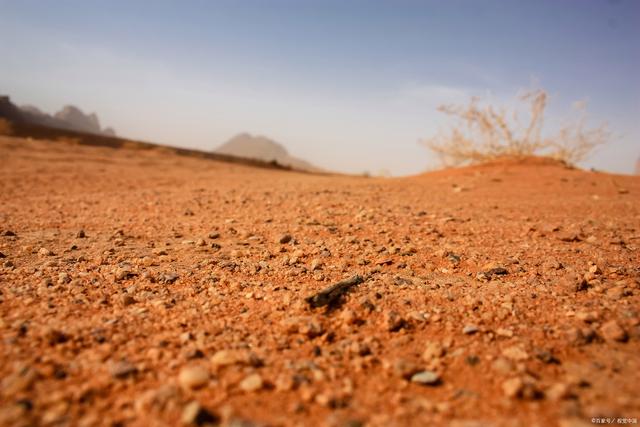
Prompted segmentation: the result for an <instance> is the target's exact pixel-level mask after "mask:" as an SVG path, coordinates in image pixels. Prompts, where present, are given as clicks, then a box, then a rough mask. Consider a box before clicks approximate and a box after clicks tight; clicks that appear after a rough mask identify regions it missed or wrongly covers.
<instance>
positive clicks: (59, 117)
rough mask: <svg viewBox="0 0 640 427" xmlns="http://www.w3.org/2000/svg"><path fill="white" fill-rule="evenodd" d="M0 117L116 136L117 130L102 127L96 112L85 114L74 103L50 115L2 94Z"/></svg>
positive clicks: (19, 121)
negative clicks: (14, 101) (17, 103)
mask: <svg viewBox="0 0 640 427" xmlns="http://www.w3.org/2000/svg"><path fill="white" fill-rule="evenodd" d="M0 117H2V118H5V119H8V120H10V121H13V122H18V123H28V124H34V125H40V126H49V127H54V128H59V129H67V130H72V131H77V132H88V133H94V134H97V135H107V136H115V131H114V130H113V129H112V128H104V129H102V128H101V127H100V121H99V119H98V116H97V115H96V114H95V113H91V114H85V113H84V112H83V111H82V110H80V109H79V108H78V107H75V106H73V105H67V106H65V107H63V108H62V109H61V110H60V111H58V112H57V113H55V114H53V115H50V114H47V113H45V112H43V111H42V110H40V109H38V108H37V107H34V106H31V105H26V106H23V107H18V106H16V105H15V104H13V102H11V99H10V98H9V97H8V96H0Z"/></svg>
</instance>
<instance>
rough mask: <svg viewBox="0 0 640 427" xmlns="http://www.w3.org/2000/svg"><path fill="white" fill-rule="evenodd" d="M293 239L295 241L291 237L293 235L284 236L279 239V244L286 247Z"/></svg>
mask: <svg viewBox="0 0 640 427" xmlns="http://www.w3.org/2000/svg"><path fill="white" fill-rule="evenodd" d="M292 239H293V237H292V236H291V234H283V235H282V236H280V238H279V239H278V243H280V244H281V245H285V244H287V243H289V242H290V241H291V240H292Z"/></svg>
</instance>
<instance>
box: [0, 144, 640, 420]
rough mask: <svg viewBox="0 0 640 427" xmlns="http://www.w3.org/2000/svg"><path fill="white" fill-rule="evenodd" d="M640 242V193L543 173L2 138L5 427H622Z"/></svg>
mask: <svg viewBox="0 0 640 427" xmlns="http://www.w3.org/2000/svg"><path fill="white" fill-rule="evenodd" d="M425 155H426V154H425ZM639 247H640V177H637V176H636V177H632V176H618V175H610V174H605V173H599V172H593V171H583V170H579V169H574V168H569V167H567V166H565V165H562V164H560V163H557V162H553V161H550V160H544V159H536V158H529V159H523V160H518V161H516V160H502V161H496V162H494V163H490V164H486V165H481V166H474V167H467V168H461V169H451V170H444V171H437V172H431V173H426V174H424V175H420V176H413V177H406V178H393V179H378V178H364V177H355V176H339V175H333V176H332V175H314V174H305V173H297V172H290V171H282V170H275V169H274V170H271V169H265V168H256V167H250V166H243V165H237V164H230V163H223V162H219V161H214V160H208V159H198V158H191V157H188V156H179V155H176V154H175V153H171V152H169V151H167V150H153V149H151V150H138V149H134V148H126V147H125V148H119V149H113V148H108V147H89V146H80V145H74V144H70V143H63V142H51V141H41V140H31V139H21V138H12V137H0V257H1V258H2V259H0V339H1V341H0V378H1V382H0V425H3V426H32V425H33V426H36V425H47V426H49V425H50V426H94V425H95V426H103V425H104V426H175V425H182V424H185V425H207V424H212V425H217V424H222V425H229V426H316V425H317V426H335V427H347V426H349V427H356V426H426V425H436V426H440V425H444V426H447V425H450V426H468V427H471V426H555V425H558V426H563V427H568V426H576V427H578V426H582V425H592V421H598V420H599V419H600V418H602V417H609V418H610V419H611V418H614V421H615V422H622V421H625V420H626V421H627V422H633V419H635V420H636V422H637V419H638V418H640V374H639V372H640V252H639V250H638V249H639ZM346 279H350V280H347V282H343V283H346V284H345V285H344V286H341V287H339V288H336V289H333V292H325V293H321V294H318V293H319V292H321V291H322V290H325V289H326V288H328V287H330V286H331V285H334V284H336V283H340V282H342V281H344V280H346ZM348 285H352V286H348ZM314 295H317V296H316V297H315V298H314ZM594 417H596V418H597V419H594V420H592V419H593V418H594ZM598 417H600V418H598Z"/></svg>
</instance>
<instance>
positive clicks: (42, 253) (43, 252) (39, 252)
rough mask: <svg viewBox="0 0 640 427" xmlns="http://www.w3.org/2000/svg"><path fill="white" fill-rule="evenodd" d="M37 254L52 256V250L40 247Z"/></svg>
mask: <svg viewBox="0 0 640 427" xmlns="http://www.w3.org/2000/svg"><path fill="white" fill-rule="evenodd" d="M38 255H40V256H43V257H46V256H52V255H53V252H51V251H50V250H49V249H47V248H40V249H39V250H38Z"/></svg>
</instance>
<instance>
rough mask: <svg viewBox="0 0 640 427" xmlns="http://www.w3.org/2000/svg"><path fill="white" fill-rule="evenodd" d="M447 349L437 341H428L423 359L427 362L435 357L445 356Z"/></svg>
mask: <svg viewBox="0 0 640 427" xmlns="http://www.w3.org/2000/svg"><path fill="white" fill-rule="evenodd" d="M444 353H445V349H444V347H443V346H442V345H441V344H440V343H437V342H433V341H432V342H428V343H427V345H426V346H425V349H424V352H423V353H422V360H424V361H425V362H431V361H433V360H434V359H438V358H440V357H442V356H444Z"/></svg>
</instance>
